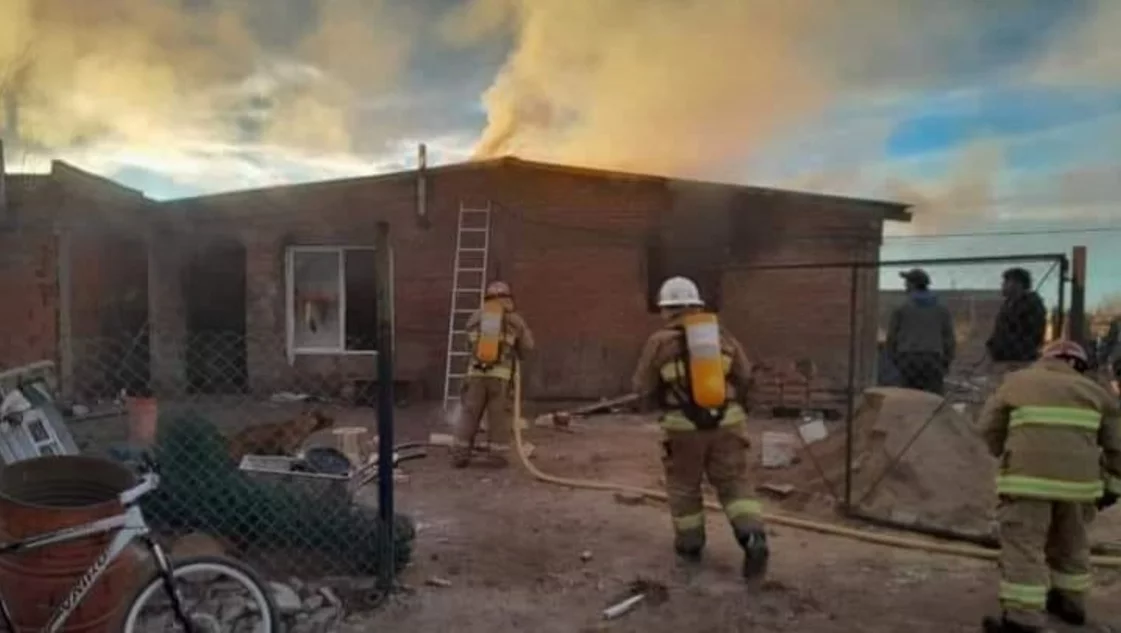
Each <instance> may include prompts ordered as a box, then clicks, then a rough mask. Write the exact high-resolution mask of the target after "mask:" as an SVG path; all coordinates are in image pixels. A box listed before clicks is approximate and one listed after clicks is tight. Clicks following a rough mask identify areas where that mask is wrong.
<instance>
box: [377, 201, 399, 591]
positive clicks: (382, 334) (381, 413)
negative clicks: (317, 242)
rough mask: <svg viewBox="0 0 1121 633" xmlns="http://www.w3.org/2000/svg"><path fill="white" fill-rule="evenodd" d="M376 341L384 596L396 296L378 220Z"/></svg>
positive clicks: (389, 549) (391, 570) (388, 578)
mask: <svg viewBox="0 0 1121 633" xmlns="http://www.w3.org/2000/svg"><path fill="white" fill-rule="evenodd" d="M374 244H375V249H376V251H375V252H376V256H377V270H376V271H375V273H376V275H377V332H378V334H377V340H378V351H377V354H378V363H377V384H378V520H379V530H378V533H379V538H380V540H381V542H380V543H379V545H380V547H379V553H380V557H379V559H378V585H379V588H380V589H381V591H382V594H383V595H385V594H387V593H388V592H390V591H392V590H393V586H394V585H393V581H394V578H393V577H394V574H395V573H396V561H397V553H396V552H395V551H394V543H393V540H394V538H395V535H394V533H393V532H394V530H393V528H394V525H393V523H394V521H393V518H394V516H393V515H394V512H393V403H394V399H393V297H392V295H391V293H390V291H389V289H390V278H389V269H390V258H391V254H390V252H389V224H388V223H386V222H378V225H377V235H376V241H375V243H374Z"/></svg>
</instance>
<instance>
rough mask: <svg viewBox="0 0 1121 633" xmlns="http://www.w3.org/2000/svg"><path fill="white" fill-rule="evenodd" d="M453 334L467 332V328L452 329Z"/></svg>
mask: <svg viewBox="0 0 1121 633" xmlns="http://www.w3.org/2000/svg"><path fill="white" fill-rule="evenodd" d="M452 334H467V330H452Z"/></svg>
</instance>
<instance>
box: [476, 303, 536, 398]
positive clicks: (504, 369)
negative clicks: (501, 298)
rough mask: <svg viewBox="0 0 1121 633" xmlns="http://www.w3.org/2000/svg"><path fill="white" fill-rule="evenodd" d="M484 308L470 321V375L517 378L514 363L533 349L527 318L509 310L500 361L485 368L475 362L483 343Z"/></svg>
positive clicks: (503, 328)
mask: <svg viewBox="0 0 1121 633" xmlns="http://www.w3.org/2000/svg"><path fill="white" fill-rule="evenodd" d="M482 316H483V311H482V309H479V310H476V311H475V313H474V314H472V315H471V316H470V317H469V318H468V319H467V324H466V325H465V326H464V329H465V330H466V331H467V346H468V349H467V353H468V362H467V375H468V376H486V377H491V378H501V379H502V380H510V379H512V378H513V377H514V361H515V360H516V359H517V358H520V357H521V355H522V354H525V353H527V352H530V351H532V350H533V346H534V342H533V333H532V332H530V331H529V326H528V325H526V322H525V319H523V318H522V316H521V315H520V314H518V313H517V312H514V311H513V310H507V311H506V314H505V315H504V316H503V320H502V341H501V343H500V346H499V352H498V353H499V356H498V360H497V361H496V362H494V363H492V364H489V365H481V364H479V362H478V361H477V360H476V359H475V344H476V343H478V341H479V323H480V322H481V321H482Z"/></svg>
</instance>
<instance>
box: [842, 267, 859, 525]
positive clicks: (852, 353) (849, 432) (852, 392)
mask: <svg viewBox="0 0 1121 633" xmlns="http://www.w3.org/2000/svg"><path fill="white" fill-rule="evenodd" d="M859 280H860V267H859V266H856V265H853V266H852V267H851V275H850V277H849V384H848V389H847V390H846V392H847V395H848V399H847V400H848V401H847V403H846V409H847V411H846V413H845V417H846V418H847V420H846V422H845V502H844V509H845V510H846V511H847V510H849V508H850V506H851V505H852V466H853V464H852V451H853V445H852V443H853V428H852V426H853V416H854V415H855V413H856V346H857V338H858V337H857V334H856V316H857V315H856V310H857V307H856V304H857V301H858V299H859V294H858V292H857V284H858V282H859Z"/></svg>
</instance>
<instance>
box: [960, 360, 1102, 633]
mask: <svg viewBox="0 0 1121 633" xmlns="http://www.w3.org/2000/svg"><path fill="white" fill-rule="evenodd" d="M1088 368H1089V359H1088V357H1087V356H1086V352H1085V350H1083V349H1082V347H1081V346H1080V345H1078V344H1077V343H1073V342H1070V341H1055V342H1053V343H1051V344H1050V345H1048V346H1047V347H1046V348H1045V349H1044V350H1043V353H1042V357H1041V358H1040V360H1038V361H1036V362H1035V363H1033V364H1032V365H1030V366H1028V367H1027V368H1025V369H1022V370H1020V371H1017V372H1013V373H1011V374H1009V375H1008V376H1007V377H1006V378H1005V381H1004V383H1003V384H1002V385H1001V386H1000V387H999V388H998V389H997V390H996V392H995V393H994V394H993V395H992V397H990V398H989V399H988V401H987V402H986V403H985V407H984V409H983V410H982V413H981V423H982V428H983V433H984V437H985V441H986V443H987V444H988V447H989V451H990V452H992V454H993V455H994V456H996V457H998V458H999V459H1000V471H999V475H998V477H997V482H996V489H997V494H998V495H999V496H1000V506H999V510H998V519H999V522H1000V540H1001V554H1000V571H1001V582H1000V603H1001V607H1002V609H1003V615H1002V617H999V618H995V617H988V618H985V621H984V628H985V631H987V632H989V633H997V632H1003V633H1015V632H1030V631H1043V630H1044V628H1043V626H1044V624H1045V614H1044V611H1046V612H1049V613H1051V614H1052V615H1054V616H1056V617H1058V618H1059V619H1061V620H1062V621H1064V622H1066V623H1068V624H1074V625H1081V624H1083V623H1084V622H1085V621H1086V611H1085V596H1086V592H1087V591H1088V590H1089V589H1090V545H1089V542H1088V540H1087V534H1086V532H1087V527H1088V525H1089V523H1090V521H1091V520H1092V519H1093V517H1094V515H1095V513H1096V512H1097V511H1100V510H1104V509H1105V508H1107V507H1110V506H1112V505H1113V504H1114V503H1116V502H1117V499H1118V493H1121V428H1119V426H1118V425H1119V424H1121V413H1119V411H1118V406H1117V401H1116V398H1114V397H1113V396H1111V395H1110V394H1109V393H1108V392H1107V391H1106V390H1105V388H1103V387H1102V386H1101V385H1099V384H1098V383H1097V382H1095V381H1093V380H1091V379H1090V378H1089V377H1087V376H1085V375H1083V374H1084V372H1086V371H1087V369H1088Z"/></svg>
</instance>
